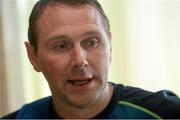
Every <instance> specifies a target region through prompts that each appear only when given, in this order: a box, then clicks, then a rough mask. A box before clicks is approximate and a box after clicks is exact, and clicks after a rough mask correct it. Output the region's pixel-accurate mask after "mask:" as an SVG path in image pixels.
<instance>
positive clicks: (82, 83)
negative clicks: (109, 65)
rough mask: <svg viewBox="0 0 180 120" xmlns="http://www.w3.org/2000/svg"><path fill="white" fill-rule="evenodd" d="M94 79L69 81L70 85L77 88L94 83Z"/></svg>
mask: <svg viewBox="0 0 180 120" xmlns="http://www.w3.org/2000/svg"><path fill="white" fill-rule="evenodd" d="M92 79H93V78H91V79H84V80H68V82H69V83H71V84H72V85H75V86H83V85H86V84H88V83H90V82H91V81H92Z"/></svg>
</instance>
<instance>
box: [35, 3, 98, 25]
mask: <svg viewBox="0 0 180 120" xmlns="http://www.w3.org/2000/svg"><path fill="white" fill-rule="evenodd" d="M37 22H38V26H41V25H43V26H44V25H47V24H49V23H52V24H58V25H61V24H62V25H64V24H76V23H83V22H94V23H97V22H101V18H100V14H99V12H98V11H97V10H96V8H95V7H93V6H90V5H81V6H66V5H56V6H47V7H46V8H45V10H44V12H43V14H42V15H41V17H40V18H39V20H38V21H37Z"/></svg>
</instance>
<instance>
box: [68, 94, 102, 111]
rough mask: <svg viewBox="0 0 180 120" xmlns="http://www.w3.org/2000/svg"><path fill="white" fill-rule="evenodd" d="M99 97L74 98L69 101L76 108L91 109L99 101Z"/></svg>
mask: <svg viewBox="0 0 180 120" xmlns="http://www.w3.org/2000/svg"><path fill="white" fill-rule="evenodd" d="M98 98H99V97H98V96H97V95H93V96H92V95H90V96H86V95H85V96H74V97H72V96H71V98H70V99H69V103H70V104H71V105H72V106H74V107H76V108H81V109H83V108H87V107H91V106H93V105H94V104H96V103H97V101H98Z"/></svg>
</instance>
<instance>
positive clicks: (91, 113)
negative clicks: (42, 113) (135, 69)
mask: <svg viewBox="0 0 180 120" xmlns="http://www.w3.org/2000/svg"><path fill="white" fill-rule="evenodd" d="M112 89H113V87H112V85H110V84H109V85H107V86H106V88H105V89H104V92H103V94H102V95H101V96H100V97H99V99H98V100H97V102H96V103H95V104H94V105H92V106H88V107H84V108H77V107H74V106H64V105H62V104H61V103H60V102H59V101H60V100H59V99H56V98H53V102H54V106H55V110H56V112H57V114H58V115H59V116H61V117H62V118H93V117H95V116H96V115H98V114H99V113H100V112H102V111H103V110H104V109H105V108H106V106H107V105H108V103H109V101H110V99H111V97H112V91H113V90H112Z"/></svg>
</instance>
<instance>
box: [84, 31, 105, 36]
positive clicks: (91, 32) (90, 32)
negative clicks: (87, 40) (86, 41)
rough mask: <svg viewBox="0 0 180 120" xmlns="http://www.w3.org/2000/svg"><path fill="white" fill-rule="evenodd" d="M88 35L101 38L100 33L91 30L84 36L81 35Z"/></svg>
mask: <svg viewBox="0 0 180 120" xmlns="http://www.w3.org/2000/svg"><path fill="white" fill-rule="evenodd" d="M88 35H98V36H102V33H101V32H99V31H94V30H92V31H88V32H86V33H85V34H83V36H88Z"/></svg>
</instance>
